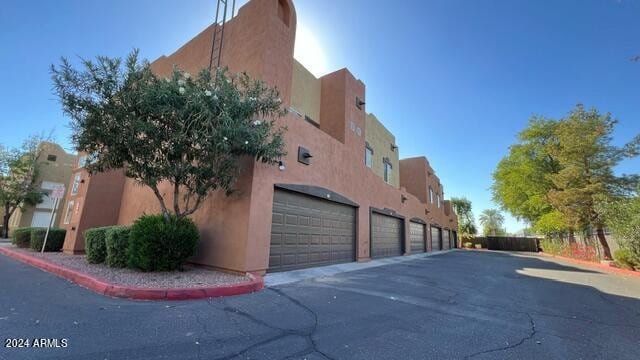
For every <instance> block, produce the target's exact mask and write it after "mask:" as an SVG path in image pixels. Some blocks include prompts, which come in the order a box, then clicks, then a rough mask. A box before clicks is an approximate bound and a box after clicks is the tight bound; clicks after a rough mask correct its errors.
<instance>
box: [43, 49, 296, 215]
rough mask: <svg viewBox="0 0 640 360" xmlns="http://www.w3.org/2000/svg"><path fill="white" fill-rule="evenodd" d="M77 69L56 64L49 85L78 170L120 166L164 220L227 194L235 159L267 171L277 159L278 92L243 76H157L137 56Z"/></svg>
mask: <svg viewBox="0 0 640 360" xmlns="http://www.w3.org/2000/svg"><path fill="white" fill-rule="evenodd" d="M83 66H84V69H82V70H77V69H74V68H73V66H72V65H71V64H70V63H69V62H68V61H67V60H66V59H63V60H62V64H61V65H60V66H59V67H55V66H52V77H53V82H54V86H55V90H56V93H57V95H58V96H59V98H60V100H61V103H62V108H63V111H64V113H65V114H66V115H67V116H69V117H70V118H71V119H72V121H71V127H72V130H73V133H72V139H73V142H74V143H75V145H76V147H77V150H78V151H83V152H86V153H88V154H90V159H89V160H90V161H89V165H88V166H87V169H88V170H89V171H90V172H91V173H95V172H102V171H107V170H111V169H120V168H123V167H124V168H125V170H126V175H127V176H128V177H130V178H133V179H135V180H136V181H137V182H138V183H140V184H143V185H146V186H148V187H150V188H151V190H152V191H153V193H154V195H155V196H156V198H157V199H158V201H159V204H160V206H161V209H162V213H163V214H164V216H165V219H169V215H170V213H173V214H174V215H176V216H177V217H178V218H182V217H185V216H188V215H190V214H192V213H193V212H195V211H196V210H197V209H198V207H199V206H200V205H201V204H202V201H203V200H204V199H205V198H206V197H207V196H208V195H209V194H210V193H211V192H212V191H215V190H217V189H221V190H223V191H225V192H227V193H230V192H231V191H233V188H234V185H235V182H236V180H237V177H238V174H239V171H240V165H241V163H242V162H241V160H242V159H244V158H247V157H249V158H253V159H255V160H257V161H261V162H263V163H266V164H270V165H275V164H278V161H279V160H280V158H281V157H282V156H284V155H285V144H284V131H285V129H284V128H281V127H279V126H278V125H277V123H276V120H277V119H278V118H280V117H281V116H283V115H284V114H285V113H286V110H285V109H284V108H283V107H282V101H281V100H280V98H279V94H278V91H277V90H276V89H272V88H268V87H267V86H266V85H265V84H264V83H263V82H260V81H253V80H252V79H250V78H249V76H248V75H247V74H238V75H232V74H229V73H228V71H226V70H225V69H219V70H217V71H215V72H214V73H211V72H210V71H209V70H207V69H204V70H202V71H201V72H200V73H199V74H198V75H197V76H191V75H190V74H188V73H186V72H183V71H180V70H179V69H177V68H176V69H174V71H173V73H172V74H171V75H170V76H169V77H162V76H158V75H156V74H154V73H153V72H152V70H151V66H150V65H149V63H148V62H147V61H142V62H139V61H138V52H137V51H134V52H133V53H132V54H131V55H130V56H129V57H128V59H127V60H126V62H125V63H124V64H123V63H122V61H121V60H120V59H110V58H106V57H98V58H97V63H94V62H91V61H84V62H83ZM125 165H126V166H125ZM163 182H165V183H169V184H171V185H172V187H173V188H172V191H169V193H170V194H169V195H170V196H169V198H171V199H173V203H172V204H167V203H166V202H165V198H164V197H165V193H164V192H162V191H160V190H159V188H158V186H159V184H160V183H163Z"/></svg>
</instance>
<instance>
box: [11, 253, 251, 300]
mask: <svg viewBox="0 0 640 360" xmlns="http://www.w3.org/2000/svg"><path fill="white" fill-rule="evenodd" d="M0 254H3V255H5V256H8V257H11V258H14V259H16V260H19V261H21V262H23V263H25V264H29V265H31V266H34V267H37V268H39V269H42V270H45V271H47V272H50V273H52V274H55V275H57V276H60V277H62V278H65V279H67V280H69V281H71V282H74V283H76V284H78V285H80V286H82V287H84V288H87V289H89V290H93V291H94V292H96V293H98V294H101V295H106V296H112V297H118V298H125V299H135V300H190V299H202V298H212V297H222V296H233V295H241V294H248V293H252V292H256V291H260V290H262V289H263V288H264V279H263V278H262V276H260V275H257V274H248V275H249V277H250V278H251V280H250V281H247V282H243V283H239V284H233V285H222V286H211V287H198V288H183V289H179V288H178V289H172V288H169V289H166V288H165V289H149V288H138V287H127V286H122V285H116V284H112V283H109V282H106V281H104V280H101V279H98V278H95V277H92V276H90V275H87V274H85V273H81V272H78V271H75V270H71V269H69V268H66V267H63V266H60V265H58V264H54V263H52V262H49V261H46V260H42V259H38V258H35V257H33V256H29V255H26V254H23V253H20V252H17V251H14V250H12V249H9V248H7V247H0Z"/></svg>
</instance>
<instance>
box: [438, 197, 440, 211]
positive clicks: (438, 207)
mask: <svg viewBox="0 0 640 360" xmlns="http://www.w3.org/2000/svg"><path fill="white" fill-rule="evenodd" d="M438 208H440V194H438Z"/></svg>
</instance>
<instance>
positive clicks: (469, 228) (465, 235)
mask: <svg viewBox="0 0 640 360" xmlns="http://www.w3.org/2000/svg"><path fill="white" fill-rule="evenodd" d="M451 206H453V209H454V211H455V212H456V215H457V216H458V236H459V237H460V239H461V240H465V239H469V238H471V237H473V236H475V234H476V233H477V232H478V230H477V228H476V224H475V221H474V220H473V211H472V209H471V200H469V199H467V198H464V197H461V198H458V197H454V198H451Z"/></svg>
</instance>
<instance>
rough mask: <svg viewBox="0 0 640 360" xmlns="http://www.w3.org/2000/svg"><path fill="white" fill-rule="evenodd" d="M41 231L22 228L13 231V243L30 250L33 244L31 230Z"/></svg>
mask: <svg viewBox="0 0 640 360" xmlns="http://www.w3.org/2000/svg"><path fill="white" fill-rule="evenodd" d="M34 229H40V228H32V227H22V228H17V229H15V230H13V237H12V240H11V242H12V243H13V244H14V245H15V246H17V247H19V248H28V247H29V245H30V244H31V230H34Z"/></svg>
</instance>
